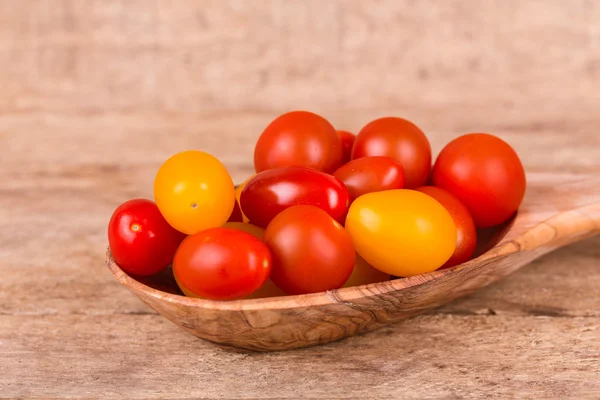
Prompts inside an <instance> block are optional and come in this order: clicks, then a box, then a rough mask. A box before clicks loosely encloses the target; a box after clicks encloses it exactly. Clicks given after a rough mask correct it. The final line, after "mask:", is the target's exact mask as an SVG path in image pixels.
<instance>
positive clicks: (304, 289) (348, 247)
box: [265, 206, 356, 294]
mask: <svg viewBox="0 0 600 400" xmlns="http://www.w3.org/2000/svg"><path fill="white" fill-rule="evenodd" d="M265 243H266V244H267V245H268V246H269V249H271V253H272V255H273V270H272V272H271V279H272V280H273V282H274V283H275V284H276V285H277V286H279V287H280V288H281V289H283V290H284V291H285V292H286V293H288V294H304V293H313V292H322V291H325V290H331V289H338V288H340V287H342V285H343V284H344V283H345V282H346V281H347V280H348V277H349V276H350V274H351V273H352V268H353V267H354V263H355V261H356V252H355V250H354V245H353V244H352V238H351V237H350V235H349V234H348V232H346V230H345V229H344V228H343V227H342V226H341V225H340V224H339V223H338V222H336V221H335V220H334V219H333V218H331V217H330V216H329V215H328V214H327V213H326V212H325V211H323V210H321V209H320V208H317V207H314V206H294V207H291V208H288V209H286V210H284V211H282V212H281V213H279V214H278V215H277V216H276V217H275V218H274V219H273V220H272V221H271V223H270V224H269V226H268V227H267V230H266V231H265Z"/></svg>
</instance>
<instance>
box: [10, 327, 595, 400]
mask: <svg viewBox="0 0 600 400" xmlns="http://www.w3.org/2000/svg"><path fill="white" fill-rule="evenodd" d="M598 329H600V318H598V317H587V318H583V317H578V318H552V317H531V316H525V317H515V316H502V315H496V316H455V315H430V316H424V317H417V318H415V319H414V320H412V321H410V322H408V323H402V324H398V325H396V326H393V327H390V328H384V329H382V330H380V331H377V332H374V333H371V334H368V335H367V336H366V337H357V338H354V339H349V340H346V341H344V342H340V343H335V344H330V345H325V346H322V347H317V348H312V349H305V350H297V351H290V352H282V353H274V354H237V353H231V352H226V351H223V350H220V349H217V348H216V347H214V346H212V345H210V344H207V343H205V342H202V341H200V340H198V339H196V338H194V337H193V336H191V335H188V334H187V333H184V332H183V331H180V330H178V329H177V328H175V327H174V326H173V325H171V324H170V323H169V322H167V321H166V320H164V319H163V318H161V317H159V316H157V315H102V316H101V315H45V316H37V317H36V318H31V317H29V316H22V315H16V316H15V315H13V316H7V315H3V316H0V342H1V345H0V348H1V349H2V353H1V354H2V355H1V357H2V362H1V363H0V388H2V396H7V397H11V396H14V397H18V396H23V397H47V396H56V397H59V396H60V397H73V396H74V397H94V398H117V397H119V396H123V397H127V398H256V397H261V398H288V397H303V398H348V397H355V398H356V397H358V398H365V397H377V398H397V397H402V398H414V399H416V398H464V397H473V398H481V397H482V396H483V395H485V397H491V398H493V397H500V398H506V397H513V396H515V395H518V396H519V397H529V398H546V397H554V398H565V397H567V396H570V397H573V398H582V397H584V396H587V397H589V398H594V397H597V396H598V395H600V381H599V380H598V379H597V378H598V374H600V349H599V348H598V345H597V339H598ZM16 332H19V333H20V334H18V335H17V334H15V333H16Z"/></svg>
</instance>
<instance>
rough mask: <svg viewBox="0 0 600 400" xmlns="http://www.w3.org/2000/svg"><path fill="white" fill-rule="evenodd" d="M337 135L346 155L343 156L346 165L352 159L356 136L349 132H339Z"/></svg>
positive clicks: (343, 162)
mask: <svg viewBox="0 0 600 400" xmlns="http://www.w3.org/2000/svg"><path fill="white" fill-rule="evenodd" d="M337 133H338V136H339V137H340V140H341V141H342V150H343V153H344V155H343V156H342V165H344V164H346V163H347V162H348V161H350V160H351V158H352V146H354V140H355V139H356V135H354V134H353V133H351V132H348V131H337Z"/></svg>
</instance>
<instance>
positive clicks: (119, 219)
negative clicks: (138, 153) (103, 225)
mask: <svg viewBox="0 0 600 400" xmlns="http://www.w3.org/2000/svg"><path fill="white" fill-rule="evenodd" d="M185 236H186V235H185V234H184V233H181V232H179V231H177V230H175V229H173V228H172V227H171V225H169V224H168V223H167V221H165V219H164V217H163V216H162V214H161V213H160V211H159V210H158V207H156V204H154V202H152V201H150V200H145V199H135V200H129V201H127V202H125V203H123V204H121V205H120V206H119V207H117V209H116V210H115V212H114V213H113V215H112V217H111V219H110V222H109V223H108V243H109V246H110V251H111V253H112V256H113V258H114V260H115V261H116V262H117V264H118V265H119V266H120V267H121V269H123V270H124V271H125V272H127V273H129V274H132V275H138V276H148V275H152V274H155V273H157V272H160V271H162V270H163V269H164V268H165V267H167V266H168V265H169V264H171V262H172V261H173V256H174V255H175V250H177V246H179V243H181V241H182V240H183V239H185Z"/></svg>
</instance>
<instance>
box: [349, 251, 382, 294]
mask: <svg viewBox="0 0 600 400" xmlns="http://www.w3.org/2000/svg"><path fill="white" fill-rule="evenodd" d="M389 280H390V274H388V273H385V272H382V271H380V270H378V269H377V268H373V267H372V266H370V265H369V264H368V263H367V262H366V261H365V260H364V259H363V258H362V257H361V256H360V255H358V254H357V255H356V263H355V264H354V269H352V274H351V275H350V278H348V280H347V281H346V283H344V286H342V287H352V286H360V285H367V284H369V283H377V282H383V281H389Z"/></svg>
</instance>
